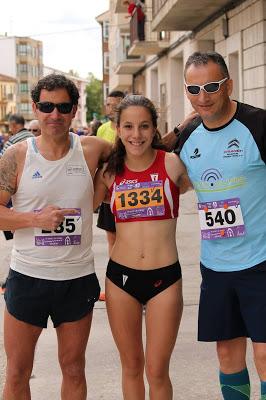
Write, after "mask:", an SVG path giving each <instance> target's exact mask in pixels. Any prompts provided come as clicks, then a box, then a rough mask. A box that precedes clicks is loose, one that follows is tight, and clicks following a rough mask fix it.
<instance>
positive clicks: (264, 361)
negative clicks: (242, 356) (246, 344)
mask: <svg viewBox="0 0 266 400" xmlns="http://www.w3.org/2000/svg"><path fill="white" fill-rule="evenodd" d="M254 360H255V363H256V365H259V366H264V370H265V369H266V367H265V366H266V348H265V349H263V350H261V349H260V350H259V351H255V352H254Z"/></svg>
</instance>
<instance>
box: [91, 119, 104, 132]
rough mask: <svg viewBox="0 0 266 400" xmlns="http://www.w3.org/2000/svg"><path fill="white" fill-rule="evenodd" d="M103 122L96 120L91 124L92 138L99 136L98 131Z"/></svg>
mask: <svg viewBox="0 0 266 400" xmlns="http://www.w3.org/2000/svg"><path fill="white" fill-rule="evenodd" d="M102 124H103V123H102V121H100V120H98V119H95V120H93V121H91V122H90V128H91V135H92V136H97V132H98V129H99V128H100V126H102Z"/></svg>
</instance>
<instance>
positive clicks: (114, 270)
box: [106, 259, 182, 304]
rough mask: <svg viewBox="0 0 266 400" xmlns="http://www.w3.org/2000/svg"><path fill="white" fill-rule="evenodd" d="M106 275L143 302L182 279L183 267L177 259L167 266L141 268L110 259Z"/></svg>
mask: <svg viewBox="0 0 266 400" xmlns="http://www.w3.org/2000/svg"><path fill="white" fill-rule="evenodd" d="M106 276H107V278H108V279H110V281H111V282H113V283H114V284H115V285H116V286H118V287H119V288H120V289H122V290H124V291H125V292H126V293H128V294H130V295H131V296H133V297H134V298H135V299H136V300H138V301H139V302H140V303H141V304H146V303H147V301H149V300H150V299H152V298H153V297H154V296H156V295H157V294H159V293H160V292H162V291H163V290H165V289H167V288H168V287H169V286H171V285H173V284H174V283H175V282H177V281H178V280H179V279H181V277H182V274H181V267H180V264H179V262H178V261H177V262H176V263H175V264H173V265H169V266H167V267H162V268H157V269H152V270H139V269H133V268H129V267H125V266H124V265H121V264H118V263H117V262H115V261H113V260H111V259H110V260H109V263H108V265H107V271H106Z"/></svg>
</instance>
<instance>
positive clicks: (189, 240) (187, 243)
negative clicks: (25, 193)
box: [0, 192, 260, 400]
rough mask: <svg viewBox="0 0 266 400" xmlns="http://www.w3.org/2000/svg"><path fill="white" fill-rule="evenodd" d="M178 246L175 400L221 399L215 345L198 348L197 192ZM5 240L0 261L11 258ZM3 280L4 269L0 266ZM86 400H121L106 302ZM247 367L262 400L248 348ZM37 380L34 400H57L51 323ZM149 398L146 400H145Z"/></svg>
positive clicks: (93, 340) (186, 208) (98, 310)
mask: <svg viewBox="0 0 266 400" xmlns="http://www.w3.org/2000/svg"><path fill="white" fill-rule="evenodd" d="M96 218H97V216H96V215H94V246H93V248H94V252H95V265H96V272H97V274H98V277H99V280H100V282H101V285H102V287H104V274H105V268H106V264H107V259H108V257H107V244H106V240H105V232H104V231H102V230H100V229H98V228H97V227H96ZM177 243H178V248H179V256H180V263H181V266H182V273H183V288H184V313H183V317H182V321H181V326H180V330H179V335H178V339H177V342H176V346H175V349H174V352H173V355H172V360H171V366H170V372H171V378H172V383H173V388H174V400H199V399H200V400H218V399H221V398H222V397H221V394H220V390H219V383H218V364H217V360H216V353H215V344H213V343H198V342H197V340H196V332H197V308H198V298H199V286H200V275H199V266H198V263H199V227H198V216H197V213H196V208H195V197H194V193H193V192H190V193H188V194H186V195H184V196H182V199H181V209H180V216H179V220H178V228H177ZM7 251H8V250H7V248H6V243H5V242H4V239H3V237H2V235H1V238H0V256H1V259H3V257H4V256H5V255H6V253H7ZM0 276H1V267H0ZM3 311H4V299H3V296H0V316H1V317H0V318H1V323H0V388H1V384H3V368H4V363H5V357H4V352H3V323H2V321H3V318H2V316H3ZM86 360H87V364H86V376H87V381H88V397H87V398H88V400H122V394H121V383H120V381H121V379H120V375H121V371H120V363H119V357H118V353H117V350H116V347H115V345H114V342H113V339H112V335H111V332H110V328H109V325H108V321H107V316H106V310H105V303H104V302H97V304H96V307H95V310H94V316H93V324H92V330H91V335H90V340H89V344H88V348H87V352H86ZM248 368H249V371H250V378H251V382H252V397H251V398H252V400H259V398H260V396H259V378H258V377H257V375H256V372H255V370H254V366H253V361H252V352H251V348H250V346H249V348H248ZM33 374H34V377H33V378H32V379H31V391H32V399H33V400H47V399H50V400H59V399H60V381H61V373H60V369H59V366H58V363H57V344H56V334H55V331H54V329H53V327H52V324H49V326H48V329H46V330H44V331H43V333H42V335H41V337H40V339H39V342H38V345H37V350H36V356H35V363H34V370H33ZM147 399H148V397H147Z"/></svg>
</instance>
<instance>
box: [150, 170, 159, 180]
mask: <svg viewBox="0 0 266 400" xmlns="http://www.w3.org/2000/svg"><path fill="white" fill-rule="evenodd" d="M150 177H151V180H152V181H153V182H154V181H158V179H159V174H158V172H157V173H156V174H150Z"/></svg>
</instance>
